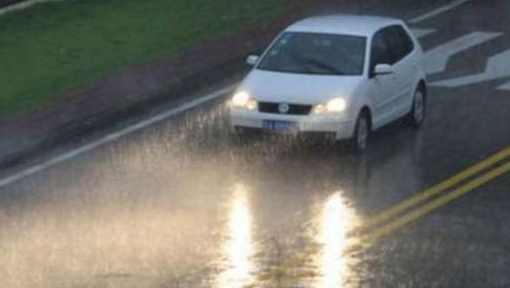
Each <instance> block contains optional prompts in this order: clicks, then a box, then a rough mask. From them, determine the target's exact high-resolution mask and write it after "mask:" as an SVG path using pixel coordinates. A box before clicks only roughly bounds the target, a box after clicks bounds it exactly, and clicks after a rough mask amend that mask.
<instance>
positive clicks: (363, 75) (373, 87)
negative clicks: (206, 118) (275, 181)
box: [229, 15, 427, 151]
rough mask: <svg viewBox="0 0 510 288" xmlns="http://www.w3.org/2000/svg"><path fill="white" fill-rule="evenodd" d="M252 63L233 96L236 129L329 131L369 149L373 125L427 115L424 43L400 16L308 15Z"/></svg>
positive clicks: (232, 118)
mask: <svg viewBox="0 0 510 288" xmlns="http://www.w3.org/2000/svg"><path fill="white" fill-rule="evenodd" d="M247 63H248V64H250V65H253V66H254V67H253V69H252V70H251V72H250V73H249V74H248V76H247V77H246V78H245V79H244V81H243V82H242V83H241V84H240V85H239V86H238V88H237V90H236V92H235V93H234V95H233V97H232V99H231V100H230V101H229V107H230V123H231V126H232V127H233V128H234V129H235V130H236V131H244V130H247V129H249V128H255V129H259V130H262V131H265V132H270V133H292V134H294V133H305V132H321V133H329V134H332V135H334V137H335V138H336V140H339V141H340V140H347V141H342V142H347V143H349V144H350V145H351V147H352V148H353V149H354V150H357V151H363V150H365V149H366V148H367V143H368V139H369V135H370V133H371V132H372V131H374V130H377V129H379V128H381V127H382V126H384V125H386V124H388V123H390V122H393V121H395V120H397V119H399V118H402V117H407V118H408V120H409V123H411V124H412V125H413V126H415V127H420V126H421V124H422V123H423V121H424V119H425V106H426V105H425V103H426V92H427V91H426V89H427V88H426V78H425V72H424V69H423V51H422V48H421V46H420V44H419V43H418V41H417V40H416V38H415V37H414V36H413V34H412V33H411V31H410V30H409V28H408V27H407V26H406V24H405V23H404V22H403V21H401V20H398V19H392V18H384V17H372V16H346V15H334V16H321V17H312V18H308V19H305V20H302V21H299V22H297V23H295V24H293V25H291V26H290V27H288V28H287V29H286V30H285V31H283V32H282V33H281V34H280V35H279V36H278V37H277V38H276V39H275V40H274V41H273V43H272V44H271V45H270V46H269V48H268V49H267V50H266V51H265V52H264V53H263V55H262V56H261V57H258V56H249V57H248V59H247Z"/></svg>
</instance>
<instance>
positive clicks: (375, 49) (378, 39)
mask: <svg viewBox="0 0 510 288" xmlns="http://www.w3.org/2000/svg"><path fill="white" fill-rule="evenodd" d="M384 31H385V30H384V29H383V30H380V31H379V32H377V33H376V34H375V35H374V37H373V39H372V46H371V48H370V71H371V72H372V71H374V69H375V66H376V65H377V64H390V65H392V64H393V63H392V62H393V59H392V56H391V53H390V47H389V43H388V41H387V39H386V38H385V37H384Z"/></svg>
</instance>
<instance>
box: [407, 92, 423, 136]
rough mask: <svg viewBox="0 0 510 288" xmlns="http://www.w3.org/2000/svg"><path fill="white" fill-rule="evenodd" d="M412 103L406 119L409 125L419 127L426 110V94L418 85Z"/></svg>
mask: <svg viewBox="0 0 510 288" xmlns="http://www.w3.org/2000/svg"><path fill="white" fill-rule="evenodd" d="M412 105H413V107H412V108H411V112H409V114H408V115H407V116H406V121H407V123H408V124H409V125H410V126H411V127H413V128H416V129H419V128H420V127H421V126H422V125H423V122H425V116H426V111H427V109H426V108H427V95H426V93H425V89H424V88H423V87H419V88H418V89H416V91H415V92H414V96H413V104H412Z"/></svg>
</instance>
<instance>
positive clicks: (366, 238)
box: [349, 147, 510, 242]
mask: <svg viewBox="0 0 510 288" xmlns="http://www.w3.org/2000/svg"><path fill="white" fill-rule="evenodd" d="M509 156H510V147H508V148H506V149H504V150H502V151H500V152H498V153H496V154H494V155H492V156H490V157H489V158H487V159H485V160H484V161H482V162H480V163H478V164H476V165H473V166H471V167H469V168H467V169H466V170H464V171H462V172H460V173H459V174H457V175H455V176H453V177H451V178H449V179H447V180H445V181H443V182H441V183H439V184H437V185H435V186H433V187H431V188H429V189H427V190H425V191H423V192H422V193H420V194H418V195H416V196H414V197H411V198H409V199H407V200H404V201H403V202H401V203H399V204H397V205H395V206H393V207H391V208H389V209H387V210H384V211H383V212H381V213H379V214H377V215H376V216H374V217H372V218H370V219H369V220H367V221H365V222H363V224H361V226H359V227H357V228H355V229H354V230H353V231H351V232H350V233H349V234H350V235H351V236H355V235H359V236H360V239H359V240H360V242H373V241H375V240H377V239H379V238H380V237H383V236H386V235H388V234H391V233H392V232H394V231H395V230H397V229H399V228H401V227H403V226H405V225H406V224H408V223H409V222H412V221H414V220H416V219H419V218H421V217H422V216H424V215H426V214H429V213H430V212H432V211H434V210H436V209H438V208H440V207H442V206H444V205H446V204H448V203H450V202H452V201H453V200H455V199H458V198H460V197H462V196H464V195H465V194H467V193H469V192H471V191H473V190H474V189H476V188H479V187H480V186H482V185H484V184H486V183H488V182H490V181H492V180H494V179H495V178H497V177H499V176H501V175H502V174H505V173H507V172H509V171H510V160H509V161H507V162H505V163H503V164H500V165H497V164H498V163H499V162H502V161H503V160H505V159H506V158H508V157H509ZM491 167H495V168H492V169H491V170H488V169H489V168H491ZM487 170H488V171H487ZM482 171H483V173H481V172H482ZM477 174H479V175H478V176H477V177H476V178H474V179H472V180H469V179H470V178H472V177H473V176H475V175H477ZM463 182H464V183H463ZM459 184H462V185H460V186H458V187H457V188H455V189H453V190H451V191H449V192H447V191H448V189H450V188H453V187H454V186H456V185H459ZM440 194H444V195H441V196H440V197H437V198H435V199H432V198H433V197H436V196H439V195H440ZM427 200H431V201H429V202H428V203H426V204H424V203H425V202H426V201H427ZM420 204H424V205H422V206H419V205H420ZM413 208H414V209H413ZM405 211H408V212H407V213H404V212H405ZM395 216H398V217H397V218H396V219H394V220H392V221H390V222H388V223H385V222H387V221H389V220H390V219H391V218H394V217H395ZM380 224H382V225H380ZM379 225H380V226H379ZM377 226H379V227H377ZM371 229H372V231H369V230H371ZM367 231H369V232H368V233H367Z"/></svg>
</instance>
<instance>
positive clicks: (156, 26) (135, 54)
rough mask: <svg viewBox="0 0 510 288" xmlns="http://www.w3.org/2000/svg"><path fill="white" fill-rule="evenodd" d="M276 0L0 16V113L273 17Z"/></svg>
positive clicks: (102, 4)
mask: <svg viewBox="0 0 510 288" xmlns="http://www.w3.org/2000/svg"><path fill="white" fill-rule="evenodd" d="M283 5H284V1H283V0H214V1H211V0H191V1H190V0H150V1H144V0H67V1H63V2H54V3H47V4H40V5H36V6H33V7H31V8H29V9H26V10H22V11H16V12H12V13H8V14H6V15H4V16H2V17H0V27H1V29H0V114H3V115H4V116H5V115H14V114H22V113H26V112H27V111H31V110H32V109H34V108H36V107H39V106H40V105H41V104H42V103H45V102H46V101H48V100H50V99H52V98H55V97H58V95H60V94H61V93H63V92H65V91H68V90H70V89H73V88H76V87H80V86H82V85H86V84H88V83H92V82H93V81H95V80H98V79H99V78H101V77H102V76H104V75H105V74H107V73H112V72H115V71H118V70H121V69H125V68H127V67H129V66H131V65H134V64H136V63H140V62H145V61H149V60H151V59H154V58H155V57H166V56H168V57H171V56H172V55H173V54H175V53H176V52H178V51H179V50H180V49H182V48H184V47H186V46H190V45H193V44H196V43H199V42H200V41H203V40H205V39H208V38H212V37H214V36H218V35H221V34H225V33H229V32H232V31H234V30H236V29H240V28H242V27H246V26H247V25H250V24H253V23H255V22H257V21H260V20H263V19H266V18H271V17H272V16H275V15H276V14H277V13H278V12H280V11H281V9H282V8H283ZM197 61H199V59H197Z"/></svg>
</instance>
